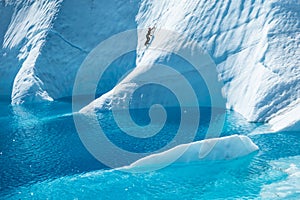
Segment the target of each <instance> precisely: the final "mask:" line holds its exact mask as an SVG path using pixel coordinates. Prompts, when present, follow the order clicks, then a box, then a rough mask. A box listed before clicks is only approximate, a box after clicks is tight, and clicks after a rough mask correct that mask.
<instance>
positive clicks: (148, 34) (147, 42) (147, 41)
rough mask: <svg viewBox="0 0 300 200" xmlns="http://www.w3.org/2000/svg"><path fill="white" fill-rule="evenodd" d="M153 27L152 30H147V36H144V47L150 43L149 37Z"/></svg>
mask: <svg viewBox="0 0 300 200" xmlns="http://www.w3.org/2000/svg"><path fill="white" fill-rule="evenodd" d="M154 28H155V27H153V28H150V27H149V28H148V33H147V35H146V38H147V40H146V42H145V46H147V45H148V44H149V42H150V39H151V38H150V36H152V35H151V31H152V30H153V29H154Z"/></svg>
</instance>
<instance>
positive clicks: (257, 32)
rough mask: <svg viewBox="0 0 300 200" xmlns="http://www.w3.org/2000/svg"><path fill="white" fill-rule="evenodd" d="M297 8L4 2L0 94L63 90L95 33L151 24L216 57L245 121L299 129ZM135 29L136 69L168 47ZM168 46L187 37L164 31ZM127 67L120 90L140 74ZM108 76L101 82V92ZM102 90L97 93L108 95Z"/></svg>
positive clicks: (103, 35) (68, 91)
mask: <svg viewBox="0 0 300 200" xmlns="http://www.w3.org/2000/svg"><path fill="white" fill-rule="evenodd" d="M299 8H300V5H299V1H298V0H290V1H285V0H271V1H267V0H253V1H244V0H237V1H231V0H222V1H213V2H211V1H205V0H197V1H195V0H187V1H180V0H141V1H137V0H135V1H132V0H128V1H117V0H114V1H109V2H108V1H84V0H78V1H72V0H54V1H52V0H51V1H50V0H42V1H32V0H19V1H2V4H1V6H0V12H1V15H2V16H4V18H3V19H5V20H1V22H0V23H1V28H0V42H2V49H1V54H0V56H1V59H0V74H1V79H0V92H1V93H0V95H5V96H11V100H12V103H13V104H20V103H31V102H37V101H51V100H55V99H59V98H63V97H68V96H71V95H72V89H73V88H72V87H73V83H74V79H75V75H76V72H77V70H78V68H79V66H80V64H81V63H82V61H83V59H84V58H85V56H86V55H87V54H88V53H89V52H90V51H91V50H92V49H93V48H94V47H95V46H96V45H97V44H98V43H99V42H101V41H103V40H105V39H107V38H108V37H110V36H111V35H113V34H115V33H118V32H120V31H124V30H128V29H132V28H140V29H144V28H148V27H149V26H153V25H154V24H156V27H158V28H160V29H167V30H171V31H176V32H178V33H184V34H185V35H188V36H189V37H191V38H193V39H195V40H197V41H199V42H200V44H201V45H202V47H203V49H205V50H206V51H207V52H208V53H209V54H210V56H211V57H212V58H213V60H214V61H215V63H216V64H217V67H216V69H214V70H217V72H218V74H219V79H220V81H223V82H224V84H225V86H224V88H223V92H224V97H225V98H226V99H227V107H228V108H232V109H234V110H235V111H237V112H239V113H241V114H242V115H243V116H244V117H245V118H247V119H248V120H249V121H259V122H270V124H271V126H272V128H273V129H274V130H275V131H279V130H289V131H295V130H299V121H300V115H299V114H297V113H299V112H298V111H299V103H300V102H299V95H300V90H299V88H300V68H299V60H300V59H299V55H300V48H299V41H300V38H299V37H300V27H299V24H300V23H299V20H300V16H299V15H300V11H299ZM138 35H139V41H138V45H137V49H136V50H137V55H136V61H135V62H136V63H135V64H136V66H137V67H136V69H135V70H134V71H137V69H138V68H139V66H141V65H142V64H143V63H151V62H155V61H157V60H159V59H160V58H161V57H162V56H163V57H165V56H166V55H159V54H157V53H155V52H151V51H148V52H145V48H144V42H145V35H146V33H145V32H139V33H138ZM157 39H158V38H157V37H156V38H154V41H153V42H155V41H156V40H157ZM168 45H169V47H172V48H174V49H180V48H182V46H183V45H188V44H185V43H182V42H173V40H172V38H171V37H170V42H169V43H168ZM150 46H151V45H150ZM130 62H131V61H128V60H127V61H126V60H122V61H120V62H119V63H118V65H116V66H117V67H116V69H115V70H112V71H111V73H108V74H107V78H106V79H108V80H109V79H110V80H114V79H117V78H116V77H119V75H118V73H120V72H119V70H123V68H126V67H128V65H130V64H128V63H130ZM134 71H133V72H132V73H131V75H130V77H127V78H126V82H127V83H128V84H127V87H123V88H124V89H122V88H120V87H118V88H119V89H120V90H119V93H120V95H122V96H124V95H125V96H126V90H127V89H128V88H130V87H131V86H134V84H135V83H134V80H137V79H138V76H140V73H135V72H134ZM163 78H165V77H163ZM131 80H132V82H131ZM115 83H116V81H115V82H114V81H112V82H110V81H107V82H106V83H105V84H104V86H103V90H101V91H99V93H105V92H107V91H109V90H110V89H111V88H113V87H114V85H115ZM123 83H124V82H123ZM130 85H131V86H130ZM110 94H111V93H107V94H104V95H103V96H102V97H100V98H101V99H102V100H100V102H108V103H109V102H110V101H106V100H110V99H111V98H112V96H110ZM153 95H155V96H163V95H159V94H153ZM113 98H119V97H118V96H117V97H116V96H114V97H113ZM128 98H130V96H129V97H128ZM98 101H99V100H98ZM93 106H95V105H94V104H93ZM99 106H104V107H105V108H108V109H109V106H107V105H103V104H101V105H99Z"/></svg>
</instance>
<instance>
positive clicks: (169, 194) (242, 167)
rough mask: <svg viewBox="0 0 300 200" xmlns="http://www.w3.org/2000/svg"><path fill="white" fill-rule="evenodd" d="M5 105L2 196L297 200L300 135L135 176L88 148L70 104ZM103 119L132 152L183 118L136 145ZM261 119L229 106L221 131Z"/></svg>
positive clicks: (237, 130) (270, 137)
mask: <svg viewBox="0 0 300 200" xmlns="http://www.w3.org/2000/svg"><path fill="white" fill-rule="evenodd" d="M0 110H1V112H0V127H1V129H0V158H1V159H0V166H1V171H0V175H1V180H0V199H47V198H48V199H255V198H256V199H261V198H263V199H276V198H278V199H282V198H285V199H299V198H300V189H299V187H298V185H300V181H299V180H300V176H298V175H299V173H300V170H299V168H300V166H299V163H300V133H295V132H294V133H276V134H257V135H252V136H250V138H251V139H252V140H253V142H254V143H255V144H257V145H258V146H259V148H260V150H259V152H257V153H254V154H251V155H249V156H247V157H243V158H239V159H235V160H231V161H214V162H213V161H209V162H198V163H193V164H189V165H183V164H181V165H178V164H177V165H171V166H169V167H167V168H164V169H161V170H158V171H154V172H149V173H138V174H131V173H126V172H121V171H117V170H113V169H109V168H108V167H107V166H105V165H104V164H101V163H100V162H99V161H97V160H96V159H95V158H93V156H92V155H91V154H90V153H89V152H88V151H87V150H86V149H85V147H84V146H83V144H82V143H81V141H80V139H79V136H78V134H77V132H76V129H75V126H74V121H73V116H72V114H71V105H70V104H69V103H68V102H65V103H64V102H54V103H48V104H37V105H34V106H33V105H32V106H27V107H21V106H10V105H9V103H8V102H2V103H0ZM202 111H204V112H202V113H204V115H207V117H208V116H209V111H207V112H205V111H206V110H205V109H204V110H202ZM138 112H143V111H138ZM171 112H176V109H175V110H171ZM99 119H100V123H101V124H104V125H105V130H106V131H108V134H111V133H114V134H111V135H112V137H111V140H113V141H114V142H115V143H116V144H118V145H119V146H122V145H123V146H122V147H124V148H127V149H129V150H131V151H135V152H145V151H152V150H154V149H156V148H159V147H160V146H161V145H163V144H165V143H166V142H167V141H168V140H170V139H172V138H173V137H174V136H173V134H174V130H176V128H178V120H179V119H178V118H177V117H173V118H172V119H171V120H169V121H167V124H166V126H165V127H164V129H163V130H162V134H161V137H159V138H153V139H152V140H151V141H144V142H140V145H132V144H134V143H135V142H136V141H133V140H131V139H130V138H128V137H126V136H124V135H122V134H121V132H120V130H119V129H118V128H117V127H116V124H115V123H114V122H113V118H112V115H111V113H109V112H108V113H103V114H101V117H100V118H99ZM203 119H204V120H203V121H202V122H201V124H200V128H199V130H198V132H197V135H196V137H195V140H201V139H203V138H204V134H205V131H206V129H207V123H208V122H207V121H206V120H205V117H203ZM139 120H141V121H139V122H138V123H140V124H143V123H147V120H148V119H147V118H145V119H143V118H142V119H139ZM259 125H261V124H253V123H247V122H245V120H244V119H243V118H242V117H241V116H240V115H238V114H237V113H234V112H231V111H227V112H226V123H225V127H224V129H223V132H222V135H223V136H225V135H231V134H245V135H247V134H249V133H251V132H252V131H253V130H254V129H255V128H257V127H258V126H259ZM124 141H125V142H124ZM136 144H138V142H136ZM297 181H298V182H297Z"/></svg>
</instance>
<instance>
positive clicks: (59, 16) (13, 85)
mask: <svg viewBox="0 0 300 200" xmlns="http://www.w3.org/2000/svg"><path fill="white" fill-rule="evenodd" d="M108 10H114V11H115V12H108ZM0 11H1V14H2V12H3V15H4V16H5V17H6V20H4V22H5V24H3V26H2V27H1V28H0V29H1V32H0V34H1V35H0V36H1V39H3V48H2V50H1V51H2V52H3V53H1V56H2V58H1V62H0V64H1V66H0V74H1V79H0V90H1V95H5V96H11V99H12V103H13V104H21V103H31V102H38V101H51V100H53V99H59V98H63V97H70V96H71V95H72V88H73V82H74V79H75V75H76V73H77V70H78V68H79V66H80V64H81V62H82V61H83V59H84V58H85V57H86V55H87V53H88V52H89V51H91V49H93V48H94V47H95V46H96V45H97V44H98V43H99V42H101V41H102V40H104V39H106V38H108V37H109V36H111V35H113V34H115V33H118V32H120V31H124V30H126V29H130V28H135V27H136V23H135V15H136V13H137V11H138V4H137V3H136V2H135V1H132V0H128V1H123V2H120V1H117V0H114V1H109V2H108V1H104V0H103V1H93V0H88V1H86V0H76V1H73V0H41V1H34V0H19V1H8V2H7V3H4V2H3V3H2V4H1V7H0ZM1 21H2V20H1ZM1 23H3V22H1ZM1 25H2V24H1ZM120 62H123V63H134V57H133V58H132V60H124V59H123V60H122V61H120ZM117 64H118V63H117ZM128 65H130V64H128ZM128 65H126V64H123V66H124V68H126V67H128ZM120 68H121V67H120ZM118 73H120V72H115V73H113V74H112V73H110V74H108V75H111V77H110V78H111V79H117V78H118V77H116V76H117V75H118ZM116 82H117V80H115V81H114V80H112V81H108V83H106V88H105V87H102V88H104V91H100V92H102V93H103V92H107V91H108V90H109V89H111V88H112V87H113V86H114V85H115V83H116Z"/></svg>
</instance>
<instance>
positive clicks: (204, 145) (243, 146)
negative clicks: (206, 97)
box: [121, 135, 258, 171]
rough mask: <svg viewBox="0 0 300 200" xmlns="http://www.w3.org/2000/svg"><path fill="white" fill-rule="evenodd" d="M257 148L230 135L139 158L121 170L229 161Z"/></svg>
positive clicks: (247, 139) (245, 139)
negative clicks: (197, 162)
mask: <svg viewBox="0 0 300 200" xmlns="http://www.w3.org/2000/svg"><path fill="white" fill-rule="evenodd" d="M257 150H258V147H257V146H256V145H255V144H254V143H253V142H252V140H251V139H250V138H249V137H247V136H242V135H231V136H226V137H221V138H214V139H206V140H202V141H197V142H192V143H189V144H182V145H179V146H176V147H174V148H172V149H169V150H167V151H164V152H161V153H157V154H152V155H149V156H147V157H144V158H141V159H140V160H137V161H136V162H134V163H132V164H131V165H130V166H126V167H124V168H121V170H129V171H130V170H132V171H143V170H147V171H148V170H151V169H160V168H162V167H165V166H167V165H169V164H172V163H173V162H174V163H191V162H196V161H201V160H206V161H207V160H231V159H235V158H239V157H242V156H246V155H249V154H251V153H253V152H255V151H257Z"/></svg>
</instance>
